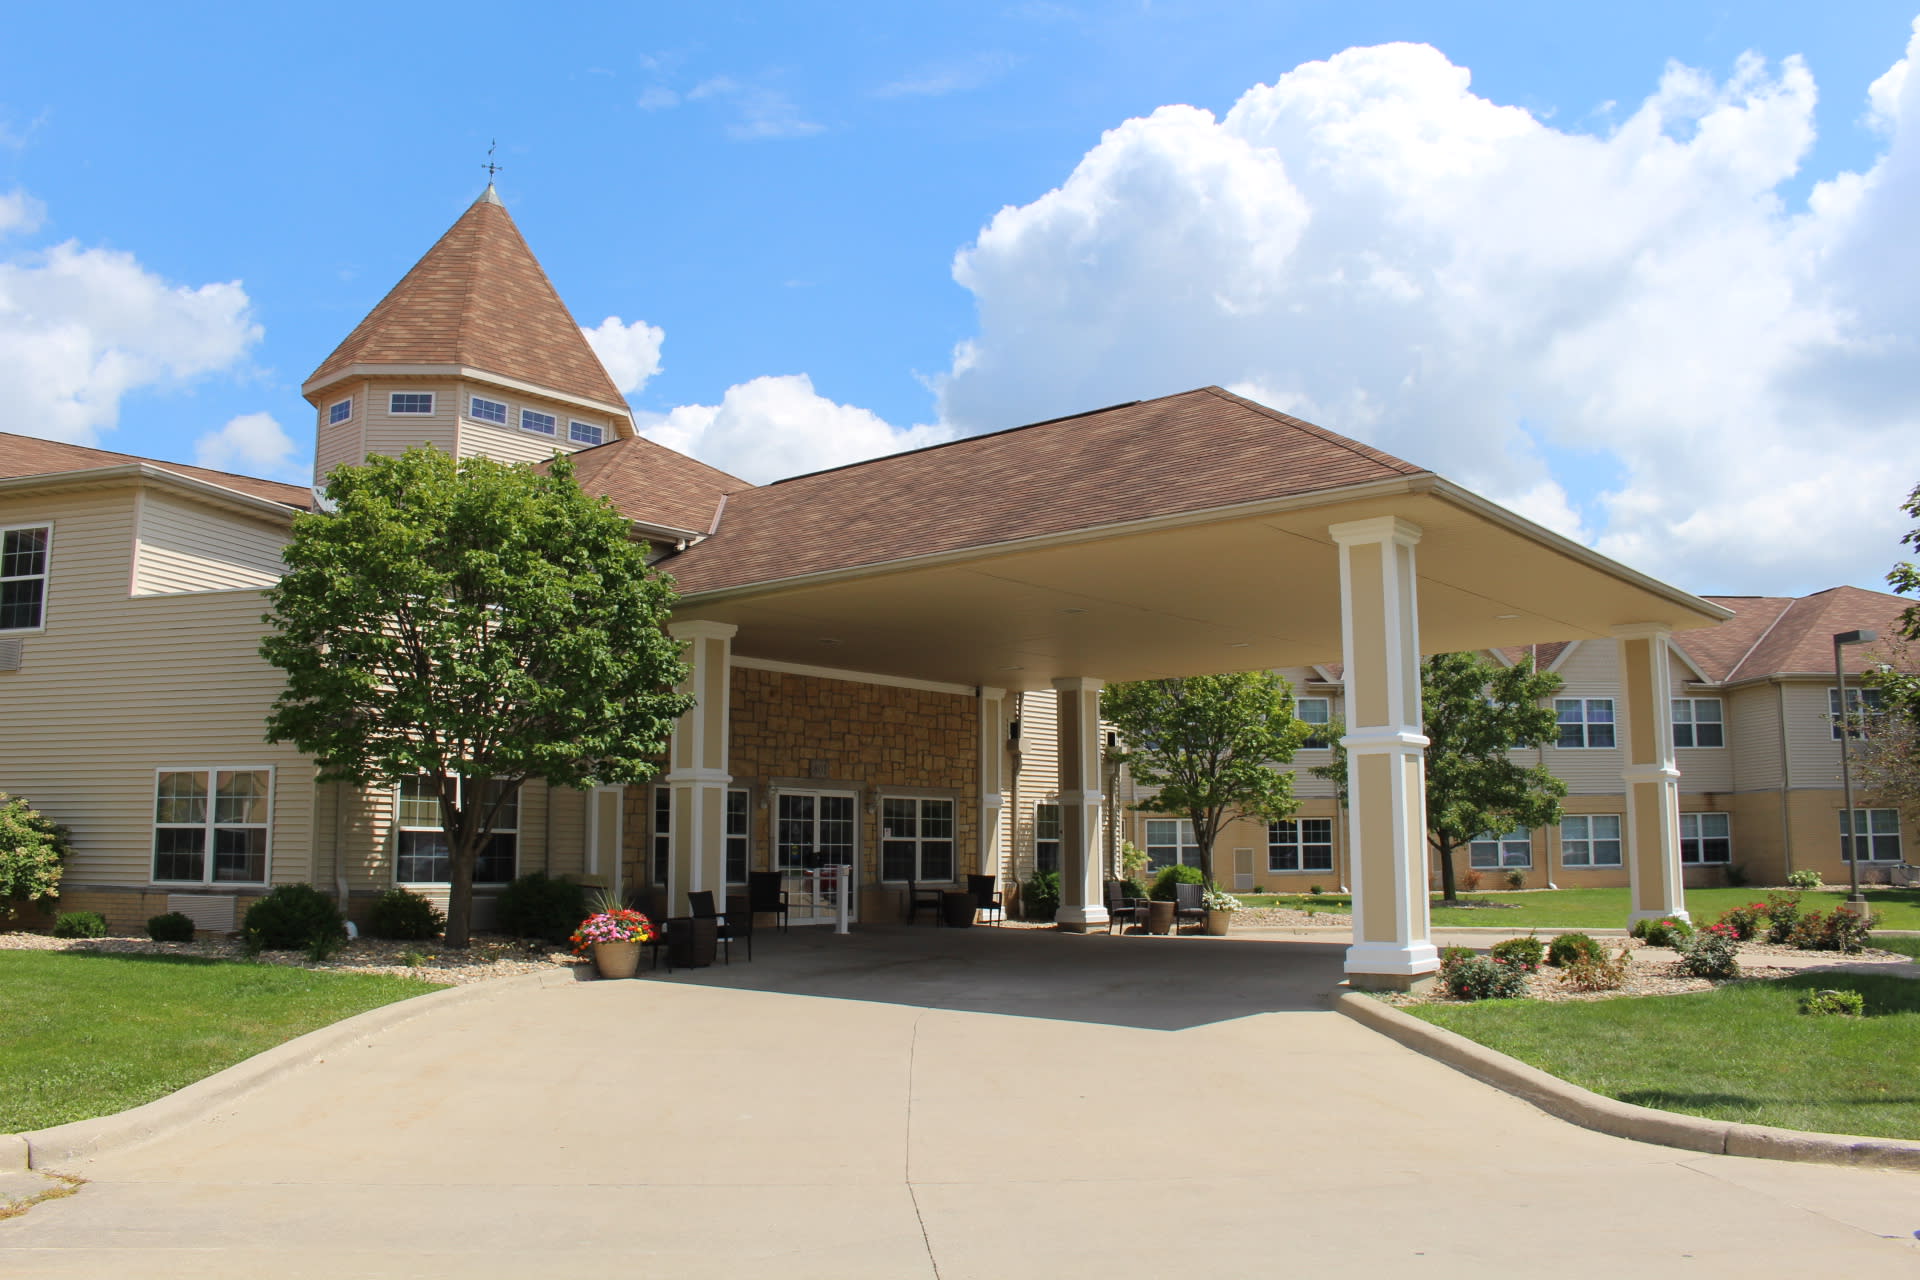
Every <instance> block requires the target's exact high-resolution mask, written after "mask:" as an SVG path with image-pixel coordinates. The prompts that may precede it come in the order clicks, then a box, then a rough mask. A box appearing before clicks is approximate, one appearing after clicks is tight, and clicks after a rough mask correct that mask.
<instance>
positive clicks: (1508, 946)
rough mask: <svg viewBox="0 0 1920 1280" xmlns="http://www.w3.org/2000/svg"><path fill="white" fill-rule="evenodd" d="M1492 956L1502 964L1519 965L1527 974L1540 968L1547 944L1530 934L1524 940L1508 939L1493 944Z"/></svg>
mask: <svg viewBox="0 0 1920 1280" xmlns="http://www.w3.org/2000/svg"><path fill="white" fill-rule="evenodd" d="M1490 950H1491V954H1492V955H1493V958H1494V959H1495V960H1498V961H1499V962H1500V963H1501V964H1510V965H1517V966H1518V967H1519V968H1520V969H1522V970H1524V971H1525V972H1527V973H1532V972H1533V971H1534V970H1535V969H1538V968H1539V967H1540V961H1541V960H1542V959H1543V958H1544V957H1545V956H1546V954H1547V948H1546V944H1545V943H1543V942H1541V941H1540V939H1538V938H1536V937H1534V936H1533V935H1532V934H1528V935H1527V936H1526V937H1524V938H1508V939H1507V940H1506V941H1505V942H1496V943H1494V944H1493V946H1492V948H1491V949H1490Z"/></svg>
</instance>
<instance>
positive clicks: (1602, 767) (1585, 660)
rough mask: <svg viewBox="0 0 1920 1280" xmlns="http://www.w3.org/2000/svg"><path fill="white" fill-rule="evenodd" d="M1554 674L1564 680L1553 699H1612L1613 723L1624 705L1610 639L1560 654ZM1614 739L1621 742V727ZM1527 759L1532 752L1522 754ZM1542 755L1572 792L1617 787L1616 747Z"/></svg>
mask: <svg viewBox="0 0 1920 1280" xmlns="http://www.w3.org/2000/svg"><path fill="white" fill-rule="evenodd" d="M1555 670H1556V674H1558V675H1559V676H1560V678H1561V679H1562V680H1563V681H1565V684H1564V686H1563V687H1562V688H1561V689H1560V691H1559V692H1558V693H1556V694H1554V695H1553V696H1554V697H1556V698H1612V699H1613V709H1614V715H1615V717H1616V719H1615V724H1616V726H1617V725H1618V724H1619V720H1618V717H1619V716H1620V714H1621V712H1622V710H1623V709H1624V707H1625V705H1626V700H1625V699H1624V698H1622V697H1621V690H1620V661H1619V649H1618V646H1616V645H1614V644H1613V643H1612V642H1611V641H1588V642H1583V643H1581V644H1579V645H1577V646H1575V647H1574V648H1573V649H1572V650H1571V651H1570V652H1568V653H1567V654H1565V655H1564V661H1562V663H1561V664H1560V666H1559V667H1557V668H1556V669H1555ZM1615 740H1616V741H1622V742H1624V741H1625V740H1626V735H1625V732H1624V729H1622V728H1617V729H1616V732H1615ZM1524 754H1525V755H1526V756H1527V757H1528V758H1529V761H1530V760H1531V758H1532V756H1533V754H1534V753H1533V752H1531V751H1529V752H1525V753H1524ZM1542 758H1543V759H1544V760H1545V762H1546V766H1547V768H1548V769H1549V770H1551V771H1552V773H1553V775H1554V776H1555V777H1557V778H1560V779H1561V780H1563V781H1564V782H1565V783H1566V784H1567V788H1568V790H1569V791H1570V792H1571V793H1573V794H1575V795H1594V794H1605V793H1609V792H1619V791H1620V790H1621V786H1622V784H1621V781H1620V771H1621V769H1622V768H1624V767H1625V765H1626V753H1625V752H1624V751H1623V750H1621V749H1620V748H1619V747H1601V748H1597V749H1596V748H1574V749H1568V750H1562V749H1561V748H1559V747H1555V746H1552V745H1549V746H1547V747H1546V748H1544V750H1543V753H1542Z"/></svg>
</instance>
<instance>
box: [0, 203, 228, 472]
mask: <svg viewBox="0 0 1920 1280" xmlns="http://www.w3.org/2000/svg"><path fill="white" fill-rule="evenodd" d="M8 199H9V200H10V201H12V202H13V203H10V204H4V205H0V221H6V220H8V219H11V220H12V221H13V222H14V224H15V225H16V227H17V228H18V229H22V230H24V229H26V228H27V227H28V226H30V225H32V224H34V223H37V221H38V220H39V217H40V209H39V206H38V203H37V202H35V201H32V200H31V198H30V197H26V196H24V195H21V194H20V193H17V192H16V193H14V195H13V196H11V197H8ZM260 337H261V330H260V326H259V325H258V324H256V323H254V320H253V315H252V307H251V303H250V302H249V301H248V298H247V294H246V291H245V290H244V289H243V288H241V286H240V283H239V282H238V281H230V282H227V283H224V284H204V285H199V286H192V285H180V284H173V283H171V282H169V281H167V280H164V279H162V278H161V277H159V276H157V275H155V274H154V273H153V272H151V271H148V270H147V269H146V268H145V267H143V266H141V265H140V263H139V262H138V261H137V260H136V259H135V258H134V257H133V255H132V254H130V253H124V252H120V251H117V250H109V249H89V248H84V247H82V246H80V245H79V244H76V243H74V242H71V241H69V242H67V243H65V244H58V245H55V246H53V247H52V248H50V249H45V250H39V251H34V252H28V253H22V254H19V255H17V256H14V257H12V258H10V259H8V260H5V261H0V402H4V403H5V404H6V406H7V409H8V419H7V429H8V430H10V431H19V432H23V433H26V434H29V435H37V436H45V437H48V438H50V439H54V440H67V441H71V442H73V443H76V444H92V443H94V442H95V441H97V439H98V438H99V435H100V433H101V432H103V431H107V430H110V429H112V427H113V426H114V425H115V423H116V422H117V421H118V418H119V413H120V402H121V400H122V398H124V397H125V396H126V395H127V394H128V393H129V392H131V391H135V390H138V389H142V388H148V387H164V386H170V385H178V384H180V383H184V382H187V381H189V380H191V379H193V378H196V377H199V376H202V375H206V374H210V373H216V372H220V371H223V370H230V369H233V368H234V367H235V366H236V365H238V364H239V363H240V362H241V361H242V360H243V359H244V357H245V356H246V354H247V352H248V351H249V349H251V348H252V347H253V346H254V344H256V343H257V342H259V340H260Z"/></svg>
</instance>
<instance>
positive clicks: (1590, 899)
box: [1242, 887, 1920, 932]
mask: <svg viewBox="0 0 1920 1280" xmlns="http://www.w3.org/2000/svg"><path fill="white" fill-rule="evenodd" d="M1769 892H1778V890H1767V889H1755V888H1746V889H1689V890H1687V910H1688V911H1689V912H1690V913H1691V914H1692V916H1693V918H1694V919H1695V920H1696V921H1699V922H1702V923H1707V924H1711V923H1712V922H1713V921H1714V920H1716V919H1718V918H1719V916H1720V913H1721V912H1723V911H1726V910H1727V909H1728V908H1730V907H1737V906H1743V905H1745V904H1746V903H1749V902H1759V901H1761V900H1762V899H1764V898H1765V897H1766V896H1767V894H1768V893H1769ZM1865 892H1866V895H1867V901H1868V902H1869V903H1870V904H1871V905H1872V908H1873V911H1874V913H1875V914H1876V915H1878V916H1879V917H1880V924H1879V927H1880V928H1882V929H1920V889H1889V888H1884V887H1870V888H1868V889H1867V890H1866V891H1865ZM1463 896H1464V897H1466V898H1468V899H1471V900H1472V901H1474V902H1480V903H1487V904H1490V905H1486V906H1478V907H1462V906H1453V907H1448V906H1442V905H1441V904H1440V902H1439V899H1438V897H1437V896H1436V897H1435V900H1434V904H1433V923H1434V924H1436V925H1485V926H1487V927H1489V928H1496V929H1504V928H1511V929H1513V930H1515V931H1516V932H1523V931H1525V930H1528V929H1620V928H1624V927H1625V926H1626V923H1627V914H1628V910H1629V908H1628V904H1627V891H1626V890H1625V889H1548V890H1535V891H1533V892H1526V893H1471V894H1466V895H1463ZM1242 897H1243V900H1244V901H1245V902H1246V903H1247V905H1248V906H1252V907H1264V906H1280V907H1293V908H1294V909H1296V910H1305V909H1307V908H1309V907H1311V908H1313V909H1314V910H1317V911H1339V912H1348V911H1351V910H1352V909H1353V900H1352V899H1351V898H1350V897H1348V896H1347V895H1346V894H1335V893H1327V894H1321V895H1319V896H1317V897H1316V896H1314V895H1312V894H1279V895H1276V894H1245V895H1242ZM1846 897H1847V891H1846V890H1845V889H1843V888H1842V889H1835V888H1826V889H1815V890H1810V891H1804V892H1802V893H1801V895H1800V901H1801V905H1802V906H1803V907H1804V908H1805V909H1806V910H1809V911H1831V910H1833V908H1835V907H1837V906H1839V905H1840V904H1841V903H1842V902H1844V901H1846Z"/></svg>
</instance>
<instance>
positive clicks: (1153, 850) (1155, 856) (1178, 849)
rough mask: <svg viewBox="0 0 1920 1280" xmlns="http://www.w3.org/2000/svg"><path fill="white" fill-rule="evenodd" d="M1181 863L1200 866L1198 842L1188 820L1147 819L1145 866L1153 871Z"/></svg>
mask: <svg viewBox="0 0 1920 1280" xmlns="http://www.w3.org/2000/svg"><path fill="white" fill-rule="evenodd" d="M1175 863H1182V864H1184V865H1186V866H1189V867H1197V866H1199V865H1200V841H1199V840H1198V838H1196V837H1195V836H1194V834H1193V820H1192V819H1190V818H1148V819H1147V865H1148V867H1150V868H1152V869H1153V870H1155V871H1160V870H1163V869H1165V868H1167V867H1171V866H1173V865H1174V864H1175Z"/></svg>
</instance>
